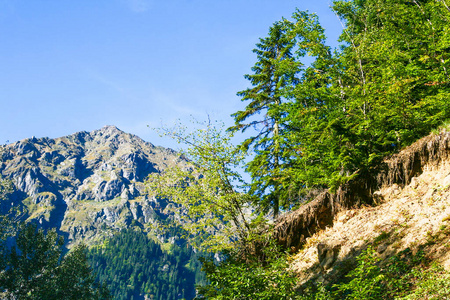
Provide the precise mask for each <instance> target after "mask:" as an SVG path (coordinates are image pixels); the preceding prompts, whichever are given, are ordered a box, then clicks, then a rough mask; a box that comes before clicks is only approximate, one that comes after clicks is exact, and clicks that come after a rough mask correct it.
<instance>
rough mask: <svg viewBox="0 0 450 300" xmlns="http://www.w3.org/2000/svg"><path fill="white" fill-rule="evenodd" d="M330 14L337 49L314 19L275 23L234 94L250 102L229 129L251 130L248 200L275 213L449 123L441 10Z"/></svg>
mask: <svg viewBox="0 0 450 300" xmlns="http://www.w3.org/2000/svg"><path fill="white" fill-rule="evenodd" d="M332 9H333V10H334V12H335V13H336V15H337V17H338V18H340V19H341V21H342V24H343V26H344V29H343V33H342V35H341V38H340V41H341V47H340V49H338V50H335V51H334V52H332V51H331V49H330V48H329V47H328V46H326V44H325V34H324V30H323V28H322V27H321V26H320V24H319V21H318V19H317V17H316V16H315V15H314V14H309V13H307V12H301V11H296V12H295V13H294V14H293V16H292V21H290V20H286V19H282V20H281V21H279V22H276V23H274V25H273V26H272V27H271V28H270V30H269V36H268V37H267V38H264V39H261V42H260V43H259V44H257V49H255V52H256V54H257V62H256V64H255V67H254V68H253V69H252V71H254V74H252V75H246V78H248V79H249V80H250V82H251V84H252V85H253V87H252V88H249V89H247V90H245V91H242V92H240V93H239V95H241V96H242V100H243V101H249V102H250V103H249V104H248V105H247V107H246V109H245V110H243V111H238V112H236V113H235V114H233V116H234V118H235V122H236V125H235V126H233V127H232V128H230V129H231V130H233V131H239V130H241V131H245V130H248V129H249V128H251V127H256V131H255V134H253V135H252V137H251V138H249V139H247V140H246V141H245V142H244V143H243V146H244V148H246V149H249V146H250V145H253V150H254V153H252V155H254V156H253V159H252V160H251V161H250V163H249V164H248V165H247V170H248V171H249V173H250V174H251V176H252V184H251V189H250V192H251V193H252V194H253V195H256V196H258V198H259V204H260V206H261V207H262V208H263V209H264V208H265V209H266V210H267V209H268V208H273V209H274V212H275V213H276V212H277V211H278V208H281V209H290V208H291V207H292V206H295V205H297V204H298V203H300V202H302V201H303V196H304V195H305V194H306V193H307V192H308V190H310V189H316V188H330V189H331V190H336V189H337V188H338V187H339V186H341V185H342V184H345V183H346V182H348V181H349V180H352V179H355V178H357V177H367V176H370V175H371V174H373V173H376V172H377V170H378V169H377V168H378V167H379V166H380V162H381V160H382V159H383V158H384V157H386V156H387V155H390V154H392V153H394V152H396V151H398V150H399V149H401V148H402V147H404V146H406V145H409V144H410V143H412V142H414V141H415V140H416V139H418V138H420V137H422V136H424V135H426V134H428V133H429V132H430V131H431V130H432V129H433V128H436V127H437V126H439V125H440V124H441V123H442V122H444V121H445V120H447V119H448V118H449V117H450V101H448V99H449V96H450V76H449V68H450V61H449V59H450V48H449V47H448V45H449V41H450V40H449V38H450V25H449V24H450V22H449V20H450V11H449V10H448V6H447V5H446V3H445V2H444V1H437V0H434V1H419V0H415V1H412V2H405V1H400V0H394V1H387V0H367V1H334V2H333V5H332ZM277 55H278V56H277ZM305 56H308V59H309V60H312V62H311V63H310V64H309V65H304V64H303V63H302V59H303V60H304V57H305ZM257 113H263V114H264V117H263V118H258V117H256V114H257ZM248 120H250V121H248ZM247 121H248V122H247ZM258 125H261V127H258ZM277 128H278V129H277Z"/></svg>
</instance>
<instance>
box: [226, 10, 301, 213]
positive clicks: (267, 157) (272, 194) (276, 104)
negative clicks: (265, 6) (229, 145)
mask: <svg viewBox="0 0 450 300" xmlns="http://www.w3.org/2000/svg"><path fill="white" fill-rule="evenodd" d="M292 26H293V24H292V22H290V21H288V20H286V19H283V20H281V21H279V22H276V23H274V24H273V26H272V27H270V29H269V35H268V37H266V38H263V39H260V42H259V43H258V44H257V45H256V47H257V48H256V49H254V50H253V52H254V53H256V55H257V62H256V64H255V65H254V66H253V68H252V71H253V72H254V73H253V74H250V75H245V78H246V79H248V80H249V81H250V82H251V84H252V86H253V87H251V88H248V89H246V90H244V91H241V92H238V93H237V94H238V96H241V97H242V101H249V103H248V104H247V106H246V108H245V110H242V111H238V112H236V113H234V114H233V115H232V116H233V117H234V120H235V125H234V126H232V127H230V128H229V130H230V131H233V132H236V131H242V132H245V131H246V130H247V129H249V128H254V129H255V131H256V134H255V135H253V136H251V137H250V138H248V139H246V140H245V141H244V142H243V143H242V147H243V148H244V149H245V150H249V149H252V150H254V153H255V156H254V158H253V160H252V161H251V162H249V163H248V165H247V171H248V172H249V173H250V174H251V176H252V184H251V189H250V192H251V193H253V194H255V195H258V196H259V197H260V198H262V199H263V202H264V205H263V206H265V207H271V208H273V210H274V213H275V214H277V213H278V210H279V207H280V199H279V195H280V185H281V184H280V177H281V176H282V175H281V174H282V170H283V163H284V156H285V153H284V152H285V147H286V143H285V136H284V135H283V130H284V127H285V124H283V123H282V119H283V114H284V112H283V111H282V110H281V104H282V103H283V102H284V101H285V100H286V99H285V95H286V91H287V89H288V88H289V87H290V86H292V85H295V83H296V81H297V76H296V75H297V74H298V71H299V66H300V65H299V64H298V62H296V61H295V60H294V58H293V50H294V47H295V36H294V35H293V34H292ZM259 114H262V115H263V116H262V117H261V118H259V117H257V115H259Z"/></svg>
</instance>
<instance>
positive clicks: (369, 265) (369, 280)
mask: <svg viewBox="0 0 450 300" xmlns="http://www.w3.org/2000/svg"><path fill="white" fill-rule="evenodd" d="M357 261H358V265H357V266H356V268H355V269H353V270H352V271H350V272H349V273H348V274H347V275H346V277H348V278H350V279H351V280H350V281H349V282H348V283H342V284H339V285H337V292H336V294H338V295H342V297H345V299H369V300H376V299H382V298H383V294H384V292H385V291H384V290H383V288H382V285H381V282H382V281H383V280H384V278H385V276H384V275H383V274H382V272H381V269H380V267H379V265H378V264H379V261H380V259H379V258H378V256H377V253H376V252H375V251H374V250H373V249H372V248H370V247H369V248H368V249H367V250H366V251H364V252H363V253H362V254H361V255H359V256H358V257H357Z"/></svg>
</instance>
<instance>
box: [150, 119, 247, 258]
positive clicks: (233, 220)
mask: <svg viewBox="0 0 450 300" xmlns="http://www.w3.org/2000/svg"><path fill="white" fill-rule="evenodd" d="M199 125H201V126H203V128H201V129H199V130H197V131H195V132H191V133H189V132H187V129H186V127H184V126H181V125H179V126H177V127H175V128H174V129H173V130H169V129H162V132H163V134H166V135H168V136H170V137H172V138H174V139H176V140H177V141H178V142H179V143H183V144H185V145H188V149H187V150H186V151H185V152H184V156H185V157H186V158H187V162H188V163H189V165H188V166H186V167H184V168H181V167H177V166H176V167H173V168H168V169H166V170H165V171H164V172H163V173H162V174H151V176H150V177H149V180H148V187H149V192H150V193H152V194H154V195H157V196H159V197H161V198H166V199H169V200H170V201H171V202H172V204H169V205H168V208H167V209H168V210H169V211H171V212H172V213H174V214H175V217H174V221H175V223H174V224H177V226H178V225H179V226H181V227H182V228H183V229H184V230H185V231H186V232H187V235H186V238H188V240H189V242H190V244H191V245H193V246H194V247H197V248H201V249H203V250H206V251H211V252H216V251H221V250H223V249H230V248H232V247H234V242H235V241H237V240H240V241H243V242H244V241H245V240H246V239H247V237H248V235H249V233H250V232H251V230H252V225H251V216H250V213H249V212H248V211H249V209H250V208H251V207H250V203H251V197H250V196H249V195H247V194H245V193H243V192H240V191H239V190H238V189H237V188H236V186H235V185H239V184H240V183H242V178H241V175H240V174H239V171H238V170H239V167H240V165H241V164H242V162H243V157H244V153H243V152H242V151H241V150H240V148H238V147H236V146H233V144H232V143H231V134H230V133H225V132H224V131H223V125H222V126H217V124H213V123H211V122H207V123H203V124H202V123H200V124H199Z"/></svg>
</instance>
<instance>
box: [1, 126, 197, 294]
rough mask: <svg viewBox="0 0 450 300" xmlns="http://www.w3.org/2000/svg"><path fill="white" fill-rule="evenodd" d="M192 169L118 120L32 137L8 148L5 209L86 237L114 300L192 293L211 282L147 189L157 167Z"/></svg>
mask: <svg viewBox="0 0 450 300" xmlns="http://www.w3.org/2000/svg"><path fill="white" fill-rule="evenodd" d="M175 165H176V166H178V167H180V168H182V169H184V168H187V161H186V159H185V158H183V157H182V156H181V154H179V153H177V152H175V151H173V150H171V149H165V148H162V147H155V146H153V145H152V144H150V143H147V142H145V141H143V140H142V139H140V138H139V137H137V136H135V135H131V134H127V133H125V132H123V131H121V130H119V129H118V128H116V127H115V126H105V127H103V128H101V129H99V130H95V131H93V132H78V133H75V134H72V135H69V136H65V137H61V138H56V139H50V138H34V137H33V138H30V139H25V140H22V141H19V142H16V143H14V144H10V145H5V146H2V147H1V148H0V173H1V177H2V178H4V179H6V180H10V181H11V182H12V183H13V192H12V194H9V195H8V197H5V199H2V200H1V201H0V208H1V213H2V214H6V215H8V214H12V215H15V219H16V220H20V221H26V222H34V223H36V224H38V227H39V228H44V229H49V228H56V230H57V231H58V233H59V234H61V235H63V236H64V238H65V246H66V247H68V248H72V247H73V246H74V245H76V244H78V243H86V244H88V245H89V246H90V247H89V248H88V258H89V262H90V264H91V266H92V268H93V270H94V273H95V274H97V275H98V276H97V279H98V280H100V281H102V282H105V283H106V284H107V287H108V288H109V289H110V291H111V295H112V296H113V297H114V299H164V300H165V299H181V298H185V299H192V298H193V297H195V284H196V283H197V284H198V283H200V282H201V281H202V280H203V275H202V274H201V271H200V263H199V262H198V260H197V256H198V254H197V253H195V252H194V251H193V250H192V248H191V247H190V246H189V245H187V244H186V243H185V242H184V241H183V240H182V239H181V238H180V234H179V232H177V230H176V228H172V229H171V230H168V229H166V228H164V227H163V226H160V225H161V223H164V222H166V221H167V222H169V223H170V222H171V221H170V218H168V217H169V214H168V213H167V212H165V211H164V209H165V208H166V206H167V204H168V202H167V201H166V200H163V199H157V198H155V197H154V196H153V195H151V196H149V195H148V194H147V192H146V187H145V184H144V181H145V180H146V178H147V176H148V175H149V174H151V173H159V172H162V171H163V170H165V169H166V168H168V167H172V166H175Z"/></svg>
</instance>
